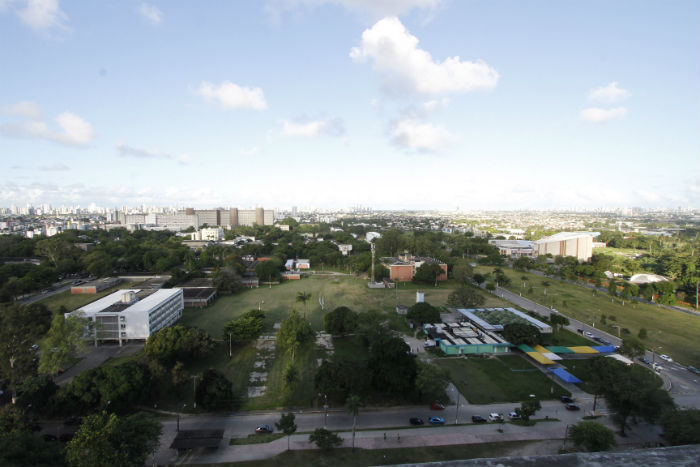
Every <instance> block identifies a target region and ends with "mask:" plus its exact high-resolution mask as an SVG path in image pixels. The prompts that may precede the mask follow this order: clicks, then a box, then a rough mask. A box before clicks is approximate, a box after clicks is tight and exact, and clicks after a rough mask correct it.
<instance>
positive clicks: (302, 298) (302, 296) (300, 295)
mask: <svg viewBox="0 0 700 467" xmlns="http://www.w3.org/2000/svg"><path fill="white" fill-rule="evenodd" d="M309 300H311V294H310V293H307V292H305V291H301V292H297V298H296V301H297V302H300V303H303V304H304V310H305V311H304V319H306V313H307V312H308V311H309V307H308V305H307V303H308V302H309Z"/></svg>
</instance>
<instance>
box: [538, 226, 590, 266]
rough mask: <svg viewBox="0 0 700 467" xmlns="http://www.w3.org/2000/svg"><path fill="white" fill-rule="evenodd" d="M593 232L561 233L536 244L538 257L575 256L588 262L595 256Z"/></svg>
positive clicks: (540, 240) (542, 239)
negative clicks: (549, 255) (548, 255)
mask: <svg viewBox="0 0 700 467" xmlns="http://www.w3.org/2000/svg"><path fill="white" fill-rule="evenodd" d="M594 235H595V234H593V233H592V232H559V233H558V234H554V235H552V236H549V237H545V238H541V239H539V240H537V241H536V242H534V243H533V244H534V246H535V249H536V250H537V254H538V255H547V254H551V255H552V256H573V257H575V258H577V259H578V260H579V261H588V260H589V259H591V257H592V256H593V237H594Z"/></svg>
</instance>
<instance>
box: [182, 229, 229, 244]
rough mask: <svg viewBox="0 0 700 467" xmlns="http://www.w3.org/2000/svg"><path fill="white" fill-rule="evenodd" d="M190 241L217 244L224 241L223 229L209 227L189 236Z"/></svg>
mask: <svg viewBox="0 0 700 467" xmlns="http://www.w3.org/2000/svg"><path fill="white" fill-rule="evenodd" d="M190 238H191V239H192V240H206V241H210V242H218V241H221V240H223V239H224V229H222V228H221V227H209V228H204V229H201V230H199V231H197V232H192V233H191V234H190Z"/></svg>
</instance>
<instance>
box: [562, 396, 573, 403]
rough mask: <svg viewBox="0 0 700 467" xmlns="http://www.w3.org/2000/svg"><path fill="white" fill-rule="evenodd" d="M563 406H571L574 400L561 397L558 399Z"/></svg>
mask: <svg viewBox="0 0 700 467" xmlns="http://www.w3.org/2000/svg"><path fill="white" fill-rule="evenodd" d="M559 399H560V400H561V401H562V402H563V403H565V404H571V403H572V402H573V401H574V400H573V399H572V398H571V397H569V396H561V397H560V398H559Z"/></svg>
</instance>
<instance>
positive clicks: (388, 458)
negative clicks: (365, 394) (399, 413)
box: [216, 441, 532, 467]
mask: <svg viewBox="0 0 700 467" xmlns="http://www.w3.org/2000/svg"><path fill="white" fill-rule="evenodd" d="M530 443H532V442H531V441H511V442H503V443H482V444H465V445H454V446H424V447H419V448H398V449H359V448H356V449H355V450H354V451H353V450H352V449H350V448H342V449H333V450H331V451H329V452H323V451H320V450H307V451H296V450H295V451H285V452H283V453H282V454H279V455H277V456H275V457H272V458H270V459H263V460H258V461H247V462H233V463H222V464H216V465H217V466H219V467H224V466H230V467H262V466H269V465H275V466H279V467H291V466H308V465H317V466H333V467H363V466H369V465H386V464H404V463H410V464H418V463H424V462H432V461H449V460H454V459H476V458H489V457H501V456H518V455H519V453H520V452H521V451H522V449H523V448H524V447H525V446H527V445H528V444H530Z"/></svg>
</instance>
